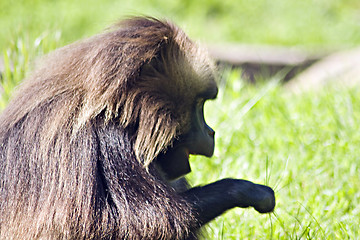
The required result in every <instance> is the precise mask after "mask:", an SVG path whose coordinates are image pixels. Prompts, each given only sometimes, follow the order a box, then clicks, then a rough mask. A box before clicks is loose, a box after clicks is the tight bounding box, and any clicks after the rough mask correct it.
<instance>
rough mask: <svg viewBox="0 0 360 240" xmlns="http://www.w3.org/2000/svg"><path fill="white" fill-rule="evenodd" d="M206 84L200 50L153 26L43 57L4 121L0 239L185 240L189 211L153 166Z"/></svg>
mask: <svg viewBox="0 0 360 240" xmlns="http://www.w3.org/2000/svg"><path fill="white" fill-rule="evenodd" d="M209 85H210V86H211V85H214V86H215V82H214V72H213V66H212V63H211V62H210V61H209V60H208V58H207V56H206V55H204V53H203V51H202V50H201V49H200V48H199V47H198V46H197V45H196V44H194V43H193V42H192V41H190V40H189V39H188V37H187V36H186V35H185V34H184V32H183V31H182V30H180V29H179V28H178V27H176V26H174V25H172V24H171V23H169V22H166V21H158V20H156V19H151V18H133V19H129V20H125V21H122V22H121V23H120V24H118V25H117V26H114V27H113V28H112V29H110V30H109V31H107V32H105V33H102V34H100V35H97V36H95V37H92V38H90V39H88V40H85V41H82V42H78V43H74V44H71V45H69V46H66V47H63V48H61V49H58V50H56V51H55V52H53V53H52V54H50V55H49V56H46V57H44V59H43V60H42V61H41V64H40V65H39V66H37V68H36V69H35V71H34V72H33V73H32V75H31V76H30V77H29V78H28V79H27V80H26V81H25V82H24V83H23V84H22V86H21V87H20V89H19V91H18V93H17V95H16V97H15V98H14V99H13V100H12V101H11V103H10V104H9V105H8V107H7V108H6V109H5V110H4V112H3V113H2V114H1V116H0V122H1V126H0V187H1V188H0V189H1V190H0V191H1V192H0V238H1V239H49V238H52V239H91V238H96V239H100V238H104V239H117V238H119V239H123V238H126V239H183V238H185V237H189V236H192V234H193V233H192V232H193V229H196V228H197V224H198V223H197V222H196V219H195V218H194V216H192V214H191V211H190V209H189V206H188V204H187V202H186V201H184V200H183V199H182V198H181V197H180V196H179V195H178V194H176V193H175V192H174V190H173V189H172V188H171V187H169V186H168V185H167V184H166V182H163V181H162V180H161V177H160V176H159V175H158V174H157V173H156V171H155V170H154V169H153V168H152V165H151V163H152V161H153V160H154V158H156V156H157V155H158V154H159V153H160V152H162V151H165V150H166V148H167V147H169V146H171V144H172V142H173V140H174V139H176V138H177V136H179V135H181V134H182V133H183V132H185V131H187V128H188V127H189V126H188V125H187V123H188V122H189V114H190V113H189V110H188V109H189V108H190V104H191V103H192V102H194V98H195V94H196V91H198V90H199V91H200V90H201V89H203V88H205V87H209ZM144 209H146V211H145V210H144Z"/></svg>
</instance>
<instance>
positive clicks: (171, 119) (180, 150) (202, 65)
mask: <svg viewBox="0 0 360 240" xmlns="http://www.w3.org/2000/svg"><path fill="white" fill-rule="evenodd" d="M134 21H140V22H141V21H142V23H139V22H134ZM146 21H147V22H146ZM163 24H164V23H163V22H159V21H157V20H154V19H146V20H144V19H135V20H130V22H125V26H127V27H129V26H136V30H135V31H137V32H138V34H134V35H133V36H134V38H136V39H137V38H139V39H138V40H136V43H139V42H140V41H142V42H141V44H144V43H148V44H150V43H151V44H153V45H155V46H156V50H154V51H153V52H152V54H151V57H149V58H147V59H145V60H144V61H143V64H142V65H141V66H140V68H139V70H138V72H139V75H138V76H136V77H135V78H134V80H133V81H132V83H131V85H132V86H131V87H129V88H128V90H127V94H128V96H129V95H130V96H131V97H130V98H128V100H126V101H125V105H124V106H123V107H124V108H123V112H122V113H121V117H120V118H122V119H123V120H122V122H123V123H125V124H129V119H133V120H135V122H136V124H135V125H136V126H137V132H136V134H135V135H136V140H135V152H136V154H137V156H138V158H139V159H140V160H141V161H143V163H144V165H145V166H147V165H149V164H150V162H152V161H154V163H155V164H156V166H157V167H158V168H160V170H161V172H162V173H164V175H165V177H166V178H167V179H169V180H171V179H175V178H178V177H180V176H182V175H184V174H186V173H188V172H190V165H189V154H200V155H205V156H208V157H210V156H212V154H213V151H214V134H215V132H214V131H213V130H212V129H211V128H210V127H209V126H208V125H207V124H206V122H205V119H204V112H203V110H204V103H205V101H206V100H208V99H214V98H215V97H216V95H217V92H218V88H217V85H216V82H215V71H214V69H215V68H214V65H213V63H212V62H211V61H210V60H209V57H208V56H207V54H206V51H204V50H203V49H201V48H200V47H199V46H198V45H196V44H195V43H194V42H192V41H191V40H190V39H189V38H188V37H187V36H186V35H185V33H184V32H183V31H182V30H181V29H179V28H177V27H176V26H174V25H172V24H170V23H165V24H166V28H164V26H161V27H160V25H163ZM157 25H158V26H157ZM138 26H143V29H142V30H139V29H141V27H140V28H139V27H138ZM164 29H167V30H168V31H167V32H159V30H164ZM156 38H157V39H156ZM155 39H156V40H155ZM134 41H135V40H134ZM152 41H153V42H152ZM144 50H145V51H146V52H148V51H149V49H144ZM141 54H144V55H146V54H145V52H144V53H141ZM136 57H137V58H143V57H144V56H143V55H137V56H136ZM133 91H134V92H133ZM132 92H133V94H131V93H132ZM129 93H130V94H129ZM130 99H131V102H132V103H130ZM124 113H125V114H124ZM134 114H135V115H134ZM130 125H131V124H130Z"/></svg>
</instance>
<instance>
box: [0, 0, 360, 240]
mask: <svg viewBox="0 0 360 240" xmlns="http://www.w3.org/2000/svg"><path fill="white" fill-rule="evenodd" d="M133 15H150V16H154V17H158V18H166V19H170V20H172V21H174V22H175V23H176V24H178V25H179V26H180V27H182V28H183V29H184V30H185V32H187V33H188V35H189V36H190V37H191V38H192V39H194V40H198V41H200V42H201V43H203V44H205V45H206V46H208V47H209V49H210V52H211V54H212V55H213V56H214V58H215V60H216V61H218V62H219V64H220V65H219V66H220V75H221V77H220V79H219V85H220V93H219V96H218V98H217V99H216V100H215V101H212V102H209V103H207V104H206V109H205V111H206V117H207V119H208V120H207V121H208V123H209V124H210V125H211V126H213V128H215V130H216V151H215V155H214V157H212V158H211V159H207V158H202V157H192V158H191V166H192V170H193V171H192V173H191V174H190V175H189V179H190V181H191V182H192V183H193V184H194V185H197V184H202V183H206V182H210V181H214V180H216V179H219V178H223V177H236V178H244V179H248V180H251V181H255V182H257V183H263V184H268V185H270V186H272V187H273V188H274V189H275V192H276V197H277V208H276V210H275V212H274V213H273V214H267V215H259V214H258V213H256V212H255V211H254V210H253V209H245V210H244V209H237V210H233V211H230V212H228V213H227V214H225V215H224V216H221V217H219V218H217V219H216V220H215V221H214V222H212V223H211V224H210V225H209V226H208V227H207V228H208V231H207V232H208V235H207V239H357V238H359V236H360V235H359V234H360V233H359V230H358V226H359V225H360V157H359V156H360V150H359V149H360V148H359V146H360V131H359V119H360V88H359V86H358V84H356V83H355V84H353V83H352V84H348V81H347V80H348V79H350V80H353V79H358V78H359V76H360V71H359V69H360V66H359V65H360V57H359V56H360V51H359V48H358V46H359V44H360V1H359V0H302V1H296V0H287V1H284V0H272V1H268V0H253V1H245V0H222V1H218V0H182V1H171V0H148V1H140V0H127V1H124V0H118V1H116V0H102V1H100V0H76V1H74V0H62V1H56V0H0V29H1V31H0V74H1V78H0V95H1V100H0V109H3V108H4V107H5V106H6V104H7V102H8V100H9V98H11V95H12V94H13V92H14V90H16V86H17V85H18V84H19V83H20V82H21V81H22V80H23V79H24V77H26V75H27V74H29V72H30V71H31V66H32V63H33V62H34V61H35V60H36V58H37V57H39V56H41V55H44V54H46V53H48V52H50V51H52V50H54V49H55V48H58V47H61V46H64V45H66V44H69V43H71V42H74V41H76V40H79V39H83V38H86V37H89V36H92V35H94V34H96V33H99V32H101V31H103V30H104V29H106V28H107V27H109V26H111V25H112V24H114V23H116V22H117V21H118V20H119V19H122V18H124V17H126V16H133ZM249 69H250V70H249ZM274 69H275V70H274ZM294 69H297V71H295V72H292V71H293V70H294ZM254 71H255V73H254ZM249 72H250V75H251V76H250V77H249V75H248V74H249ZM290 72H291V74H289V73H290ZM325 73H326V74H325ZM327 73H329V75H327ZM324 75H326V77H324ZM345 76H346V77H345ZM325 78H326V79H329V78H331V81H330V82H328V81H323V79H325ZM343 79H347V80H346V81H345V82H344V81H343ZM340 80H341V81H340ZM315 83H318V84H317V87H309V86H313V85H314V84H315ZM299 85H301V88H304V89H306V91H296V89H298V88H297V86H299ZM294 86H295V87H294ZM0 124H1V123H0Z"/></svg>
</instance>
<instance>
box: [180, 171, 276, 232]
mask: <svg viewBox="0 0 360 240" xmlns="http://www.w3.org/2000/svg"><path fill="white" fill-rule="evenodd" d="M182 195H183V196H184V197H185V198H186V199H187V200H188V202H189V203H191V204H192V206H193V210H194V212H195V215H196V216H197V218H198V220H199V223H200V225H202V224H205V223H207V222H209V221H211V220H212V219H214V218H215V217H217V216H219V215H220V214H222V213H223V212H225V211H227V210H229V209H231V208H234V207H242V208H246V207H254V208H255V210H256V211H258V212H260V213H268V212H271V211H273V210H274V207H275V195H274V191H273V190H272V189H271V188H270V187H267V186H264V185H259V184H255V183H252V182H250V181H246V180H241V179H231V178H227V179H223V180H220V181H217V182H214V183H211V184H208V185H205V186H202V187H194V188H191V189H189V190H188V191H186V192H184V193H182Z"/></svg>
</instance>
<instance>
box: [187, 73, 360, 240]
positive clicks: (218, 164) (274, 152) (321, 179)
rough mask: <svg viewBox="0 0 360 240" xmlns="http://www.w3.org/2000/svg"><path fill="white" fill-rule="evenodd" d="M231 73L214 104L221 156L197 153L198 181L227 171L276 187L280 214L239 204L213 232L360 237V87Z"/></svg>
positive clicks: (223, 235) (210, 107)
mask: <svg viewBox="0 0 360 240" xmlns="http://www.w3.org/2000/svg"><path fill="white" fill-rule="evenodd" d="M239 76H240V75H239V73H238V72H236V71H232V72H230V73H229V74H227V75H226V77H225V79H226V84H225V85H224V86H223V87H222V88H221V94H220V95H219V98H218V99H217V100H215V101H214V102H210V103H208V104H207V105H206V109H205V111H206V112H207V115H208V116H207V117H208V122H209V124H210V125H212V126H213V127H214V128H215V130H216V152H215V157H213V158H212V159H206V158H202V157H197V158H193V159H191V163H192V169H193V173H191V175H190V176H191V180H192V182H193V183H195V184H201V183H204V182H207V181H214V180H216V179H218V178H223V177H238V178H244V179H248V180H251V181H255V182H257V183H263V184H264V183H266V184H269V185H270V186H272V187H273V188H274V189H275V192H276V197H277V207H276V210H275V213H274V214H270V215H269V214H267V215H260V214H258V213H257V212H256V211H255V210H254V209H245V210H244V209H237V210H235V211H234V210H233V211H230V212H228V213H227V214H226V215H224V216H222V217H220V218H218V219H216V221H215V222H213V223H211V224H210V230H209V232H210V236H211V237H210V239H357V238H358V237H359V230H358V229H359V227H358V226H359V225H360V206H359V204H360V175H359V170H360V169H359V167H360V157H359V156H360V148H359V146H360V132H359V122H358V119H360V88H359V87H354V88H348V87H335V86H328V87H326V88H324V89H323V90H320V91H317V92H307V93H303V94H300V95H294V94H291V93H288V92H286V89H284V88H282V87H281V86H280V85H278V84H277V82H276V81H270V82H268V83H263V84H260V85H257V86H253V85H248V84H244V83H243V82H242V81H241V79H240V77H239Z"/></svg>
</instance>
